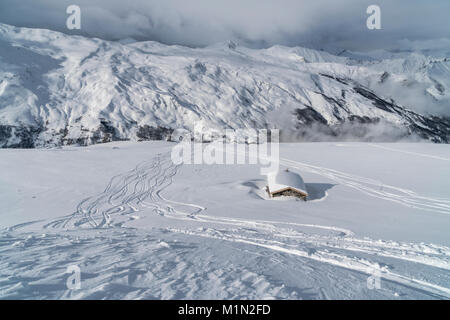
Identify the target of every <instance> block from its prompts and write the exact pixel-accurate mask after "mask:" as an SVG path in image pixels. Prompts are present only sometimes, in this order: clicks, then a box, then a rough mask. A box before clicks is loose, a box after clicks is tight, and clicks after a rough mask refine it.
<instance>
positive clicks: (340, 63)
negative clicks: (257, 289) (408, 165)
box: [0, 24, 450, 147]
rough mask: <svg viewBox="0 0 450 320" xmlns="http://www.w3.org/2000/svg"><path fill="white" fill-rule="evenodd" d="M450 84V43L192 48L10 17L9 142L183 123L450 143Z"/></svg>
mask: <svg viewBox="0 0 450 320" xmlns="http://www.w3.org/2000/svg"><path fill="white" fill-rule="evenodd" d="M449 51H450V50H449ZM449 92H450V60H449V58H447V57H446V56H445V53H444V54H440V56H438V57H434V56H433V57H432V56H429V55H426V54H424V53H421V52H416V53H403V54H400V53H397V54H390V55H388V54H387V53H384V54H378V55H377V54H373V55H363V54H358V53H349V52H345V53H343V54H341V55H332V54H330V53H327V52H324V51H316V50H311V49H305V48H300V47H295V48H287V47H281V46H275V47H272V48H269V49H262V50H254V49H248V48H244V47H240V46H238V45H236V44H234V43H227V44H218V45H215V46H210V47H206V48H201V49H199V48H196V49H193V48H187V47H181V46H167V45H163V44H160V43H157V42H135V43H125V42H111V41H104V40H100V39H91V38H84V37H80V36H69V35H65V34H62V33H58V32H53V31H48V30H41V29H27V28H17V27H13V26H9V25H5V24H0V146H1V147H44V146H57V145H66V144H81V145H88V144H94V143H98V142H107V141H113V140H150V139H166V138H168V137H169V136H170V133H171V132H172V130H173V129H176V128H184V129H187V130H193V129H194V128H196V129H199V128H201V129H202V130H205V131H211V130H223V129H229V128H232V129H240V128H279V129H281V130H282V132H283V133H284V137H285V138H286V139H288V138H291V139H292V138H294V139H304V140H320V139H323V138H324V137H326V139H366V140H374V139H381V140H395V139H397V138H401V137H405V136H409V137H416V138H423V139H426V140H430V141H434V142H449V141H450V121H449V120H448V118H444V117H442V116H439V115H440V114H445V108H446V107H447V108H448V105H449V101H450V93H449ZM425 108H426V109H425ZM412 110H416V111H412ZM447 114H448V113H447Z"/></svg>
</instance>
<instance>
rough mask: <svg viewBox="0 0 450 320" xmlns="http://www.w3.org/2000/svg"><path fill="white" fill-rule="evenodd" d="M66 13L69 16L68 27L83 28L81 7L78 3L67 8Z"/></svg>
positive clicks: (71, 28)
mask: <svg viewBox="0 0 450 320" xmlns="http://www.w3.org/2000/svg"><path fill="white" fill-rule="evenodd" d="M66 13H67V14H68V15H69V17H68V18H67V20H66V27H67V29H69V30H74V29H75V30H80V29H81V8H80V7H79V6H77V5H74V4H72V5H70V6H68V7H67V9H66Z"/></svg>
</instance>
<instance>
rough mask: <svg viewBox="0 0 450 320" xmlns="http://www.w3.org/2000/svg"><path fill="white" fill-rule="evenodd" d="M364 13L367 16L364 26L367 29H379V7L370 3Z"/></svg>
mask: <svg viewBox="0 0 450 320" xmlns="http://www.w3.org/2000/svg"><path fill="white" fill-rule="evenodd" d="M366 13H367V14H369V17H368V18H367V20H366V26H367V29H369V30H380V29H381V8H380V6H377V5H374V4H373V5H370V6H368V7H367V10H366Z"/></svg>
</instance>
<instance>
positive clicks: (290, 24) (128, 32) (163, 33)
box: [0, 0, 450, 51]
mask: <svg viewBox="0 0 450 320" xmlns="http://www.w3.org/2000/svg"><path fill="white" fill-rule="evenodd" d="M72 4H76V5H78V6H80V8H81V12H82V27H81V30H79V31H78V30H77V31H70V30H67V29H66V18H67V14H66V8H67V7H68V6H69V5H72ZM373 4H376V5H378V6H380V8H381V18H382V29H381V30H376V31H373V30H368V29H367V27H366V19H367V17H368V15H367V13H366V10H367V7H368V6H370V5H373ZM449 12H450V2H448V1H447V0H433V1H432V3H429V2H427V1H421V0H397V1H390V0H379V1H377V2H376V3H374V2H373V1H372V0H341V1H328V0H281V1H277V0H263V1H261V0H245V1H240V0H215V1H209V0H192V1H183V0H165V1H161V0H130V1H125V2H124V1H119V0H96V1H90V0H78V1H76V2H74V1H72V0H41V1H35V0H20V1H17V0H2V1H1V2H0V22H3V23H8V24H12V25H16V26H23V27H33V28H45V29H52V30H57V31H61V32H66V33H69V34H73V33H76V34H82V35H85V36H94V37H100V38H103V39H106V40H117V39H123V38H130V37H131V38H136V39H139V40H152V41H158V42H162V43H166V44H179V45H187V46H207V45H211V44H214V43H217V42H222V41H228V40H239V42H240V43H241V44H243V45H246V46H252V47H258V48H267V47H270V46H273V45H286V46H306V47H314V48H316V49H320V48H330V47H336V48H342V49H347V50H363V51H366V50H374V49H402V50H404V49H407V48H408V47H407V46H405V43H404V42H403V43H402V42H401V41H403V40H405V39H407V40H409V41H418V40H420V41H426V40H430V39H439V38H450V22H449V19H448V13H449ZM429 17H433V19H429Z"/></svg>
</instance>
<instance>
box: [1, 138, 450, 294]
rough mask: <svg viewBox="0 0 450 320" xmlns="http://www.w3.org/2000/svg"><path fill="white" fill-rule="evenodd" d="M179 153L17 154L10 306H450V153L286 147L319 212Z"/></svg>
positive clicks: (7, 255) (156, 146) (6, 180)
mask: <svg viewBox="0 0 450 320" xmlns="http://www.w3.org/2000/svg"><path fill="white" fill-rule="evenodd" d="M173 146H174V144H173V143H169V142H141V143H137V142H113V143H108V144H101V145H95V146H89V147H83V148H81V147H74V146H68V147H63V148H60V149H31V150H18V149H17V150H15V149H14V150H13V149H4V150H1V151H0V167H1V168H2V170H0V225H1V232H0V257H1V259H0V298H2V299H13V298H26V299H49V298H52V299H54V298H56V299H60V298H63V299H116V298H117V299H175V298H176V299H200V298H202V299H237V298H242V299H247V298H254V299H273V298H276V299H448V298H450V235H449V230H450V194H449V190H450V186H449V181H450V179H449V178H450V166H449V161H450V149H449V148H448V146H447V145H438V144H418V143H416V144H373V143H372V144H371V143H302V144H281V147H280V149H281V151H280V154H281V166H282V167H288V168H289V170H291V171H293V172H298V173H300V174H301V175H302V176H303V178H304V180H305V183H306V188H307V190H308V193H309V195H310V198H309V201H307V202H304V201H297V200H294V199H279V200H272V199H269V198H268V197H267V195H266V192H265V190H264V188H265V182H264V177H262V176H260V172H259V169H260V168H259V166H256V165H187V164H184V165H178V166H176V165H174V164H173V162H172V161H171V158H170V152H171V148H172V147H173ZM74 265H76V266H78V267H79V268H80V270H81V288H80V289H74V290H70V289H68V288H67V286H66V281H67V279H68V277H69V276H70V275H71V274H70V273H67V272H66V271H67V268H68V267H70V266H74ZM374 274H379V275H380V283H379V286H376V287H373V286H370V285H368V278H369V277H373V275H374ZM369 282H370V281H369Z"/></svg>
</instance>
